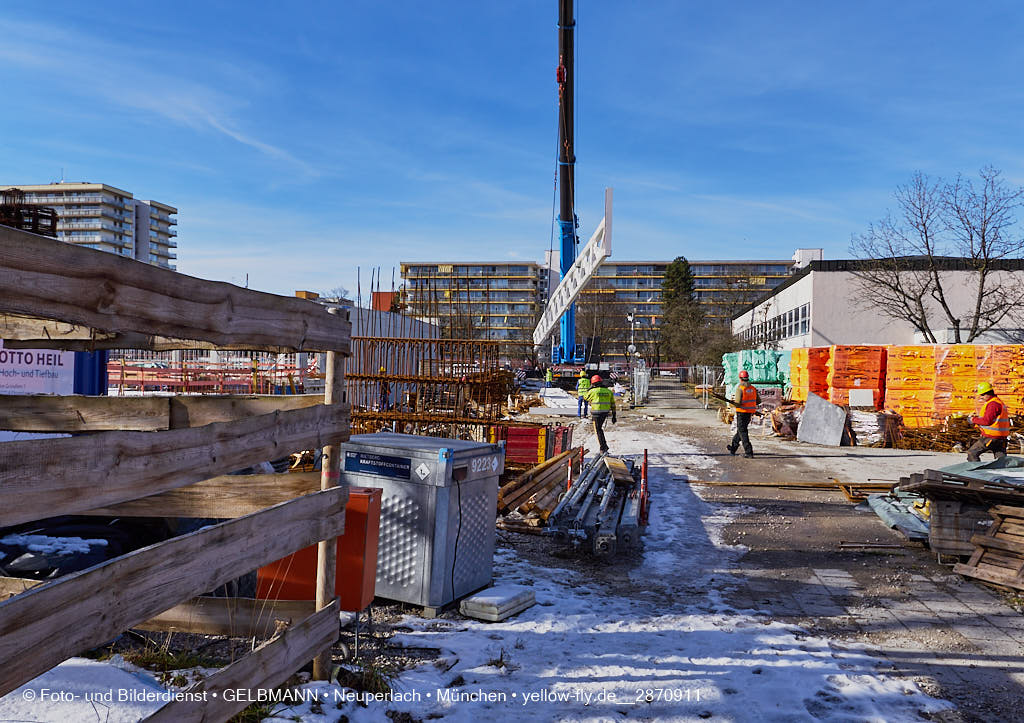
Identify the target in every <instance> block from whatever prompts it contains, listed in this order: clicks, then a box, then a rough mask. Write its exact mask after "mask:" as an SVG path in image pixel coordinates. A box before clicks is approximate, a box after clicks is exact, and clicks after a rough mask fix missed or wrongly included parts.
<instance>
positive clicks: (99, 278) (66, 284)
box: [0, 226, 351, 354]
mask: <svg viewBox="0 0 1024 723" xmlns="http://www.w3.org/2000/svg"><path fill="white" fill-rule="evenodd" d="M0 313H6V314H13V315H17V316H29V317H37V318H43V319H52V320H54V321H62V322H65V323H68V324H76V325H80V326H86V327H90V328H92V329H96V330H97V331H100V332H103V333H116V334H138V335H154V336H163V337H171V338H174V339H194V340H197V341H204V342H209V343H211V344H217V345H221V346H223V345H241V346H242V347H244V348H252V346H251V345H255V346H262V345H270V346H275V347H284V348H288V349H292V350H295V351H300V350H306V351H338V352H341V353H343V354H347V353H348V352H349V338H350V336H351V324H350V323H349V321H348V319H347V318H345V316H344V315H331V314H328V313H327V309H326V308H325V307H324V306H322V305H320V304H317V303H315V302H312V301H307V300H305V299H298V298H294V297H286V296H276V295H274V294H266V293H263V292H259V291H253V290H251V289H243V288H241V287H238V286H234V285H232V284H227V283H224V282H222V281H207V280H204V279H198V278H195V277H192V276H186V275H185V274H180V273H178V272H176V271H171V270H170V269H162V268H159V267H156V266H151V265H150V264H145V263H142V262H140V261H135V260H133V259H128V258H124V257H119V256H114V255H112V254H107V253H103V252H102V251H97V250H94V249H88V248H83V247H80V246H75V245H73V244H66V243H62V242H60V241H56V240H54V239H49V238H45V237H42V236H37V235H35V234H31V233H26V232H24V231H19V230H18V229H13V228H9V227H7V226H0Z"/></svg>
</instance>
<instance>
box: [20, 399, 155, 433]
mask: <svg viewBox="0 0 1024 723" xmlns="http://www.w3.org/2000/svg"><path fill="white" fill-rule="evenodd" d="M170 418H171V404H170V400H169V399H168V398H167V397H84V396H66V397H57V396H52V395H47V394H28V395H18V394H4V395H0V429H7V430H11V431H15V432H95V431H107V430H133V431H139V432H155V431H158V430H163V429H168V428H169V426H170Z"/></svg>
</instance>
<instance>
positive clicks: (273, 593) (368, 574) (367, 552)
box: [256, 487, 382, 612]
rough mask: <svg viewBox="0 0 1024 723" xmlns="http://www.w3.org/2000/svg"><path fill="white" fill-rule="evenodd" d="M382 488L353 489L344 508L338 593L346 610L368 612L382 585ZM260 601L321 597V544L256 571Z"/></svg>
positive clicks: (339, 553) (339, 551) (339, 552)
mask: <svg viewBox="0 0 1024 723" xmlns="http://www.w3.org/2000/svg"><path fill="white" fill-rule="evenodd" d="M381 492H382V490H380V489H377V488H375V487H352V488H351V489H350V490H349V493H348V504H346V505H345V534H343V535H342V536H341V537H339V538H338V565H337V570H336V573H335V578H334V592H335V594H336V595H337V596H338V597H339V598H340V600H341V609H342V610H347V611H349V612H357V611H359V610H363V609H365V608H366V606H367V605H369V604H370V603H371V602H373V590H374V587H375V586H376V583H377V537H378V533H379V532H380V499H381ZM256 597H257V598H260V599H262V600H315V599H316V545H310V546H309V547H306V548H303V549H301V550H299V551H298V552H293V553H292V554H291V555H288V557H284V558H282V559H280V560H278V561H277V562H272V563H270V564H269V565H266V566H264V567H261V568H260V569H259V571H258V572H257V573H256Z"/></svg>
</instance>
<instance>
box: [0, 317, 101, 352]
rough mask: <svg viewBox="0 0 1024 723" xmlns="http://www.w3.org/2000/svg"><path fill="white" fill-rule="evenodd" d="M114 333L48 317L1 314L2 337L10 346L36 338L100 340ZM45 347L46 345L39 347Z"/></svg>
mask: <svg viewBox="0 0 1024 723" xmlns="http://www.w3.org/2000/svg"><path fill="white" fill-rule="evenodd" d="M111 336H113V335H112V334H100V333H99V332H97V331H95V330H94V329H90V328H89V327H87V326H78V325H76V324H65V323H63V322H60V321H50V320H48V319H35V318H32V317H29V316H16V315H14V314H0V339H3V340H4V345H5V346H7V347H8V348H12V349H13V348H17V347H15V346H14V345H13V344H14V342H16V341H22V340H25V339H36V340H39V341H40V342H50V341H90V340H94V341H98V340H100V339H108V338H110V337H111ZM39 348H40V349H44V348H46V347H39Z"/></svg>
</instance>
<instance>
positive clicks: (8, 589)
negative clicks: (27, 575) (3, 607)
mask: <svg viewBox="0 0 1024 723" xmlns="http://www.w3.org/2000/svg"><path fill="white" fill-rule="evenodd" d="M36 585H42V582H40V581H39V580H26V579H24V578H20V577H0V600H6V599H7V598H9V597H13V596H15V595H18V594H20V593H23V592H25V591H26V590H28V589H29V588H32V587H35V586H36Z"/></svg>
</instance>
